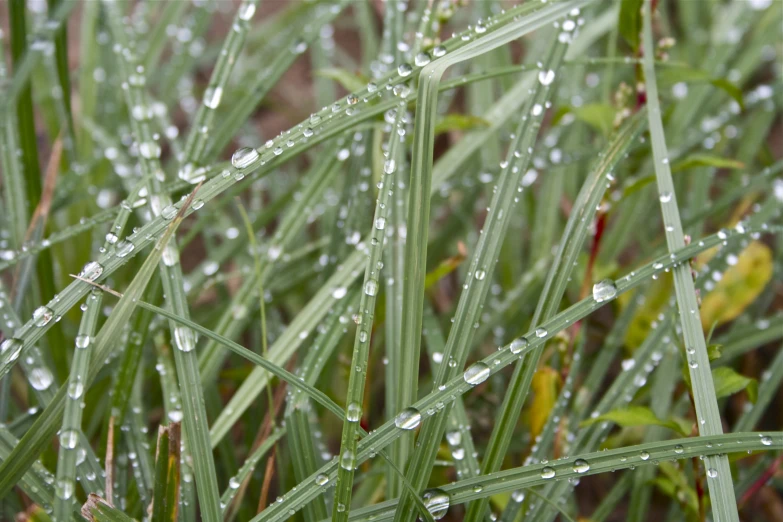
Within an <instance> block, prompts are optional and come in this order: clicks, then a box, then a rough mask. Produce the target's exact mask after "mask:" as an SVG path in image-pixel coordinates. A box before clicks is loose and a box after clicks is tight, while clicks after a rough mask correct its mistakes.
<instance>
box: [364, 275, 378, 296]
mask: <svg viewBox="0 0 783 522" xmlns="http://www.w3.org/2000/svg"><path fill="white" fill-rule="evenodd" d="M364 293H365V294H367V295H370V296H373V295H375V294H377V293H378V282H377V281H376V280H374V279H370V280H368V281H367V282H366V283H364Z"/></svg>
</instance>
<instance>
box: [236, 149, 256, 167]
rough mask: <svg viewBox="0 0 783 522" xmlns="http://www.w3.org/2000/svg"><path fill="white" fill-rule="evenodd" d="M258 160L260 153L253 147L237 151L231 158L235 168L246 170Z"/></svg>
mask: <svg viewBox="0 0 783 522" xmlns="http://www.w3.org/2000/svg"><path fill="white" fill-rule="evenodd" d="M256 159H258V151H257V150H256V149H254V148H251V147H242V148H240V149H237V150H236V152H234V154H233V155H232V156H231V164H232V165H233V166H234V168H237V169H244V168H247V167H248V166H250V164H251V163H253V162H254V161H255V160H256Z"/></svg>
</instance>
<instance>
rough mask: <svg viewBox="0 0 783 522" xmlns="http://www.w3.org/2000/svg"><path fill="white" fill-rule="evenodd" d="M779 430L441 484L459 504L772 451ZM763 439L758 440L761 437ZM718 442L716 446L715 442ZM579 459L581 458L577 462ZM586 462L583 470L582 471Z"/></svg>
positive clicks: (577, 458)
mask: <svg viewBox="0 0 783 522" xmlns="http://www.w3.org/2000/svg"><path fill="white" fill-rule="evenodd" d="M781 437H783V433H782V432H765V433H756V432H751V433H740V434H736V437H735V435H733V434H725V435H712V436H708V437H692V438H684V439H672V440H667V441H662V442H652V443H647V444H639V445H635V446H630V447H625V448H618V449H611V450H605V451H596V452H592V453H585V454H582V455H574V456H571V457H567V458H562V459H559V460H557V461H556V462H550V463H546V464H536V465H530V466H522V467H519V468H513V469H509V470H505V471H499V472H496V473H492V474H491V475H482V476H479V477H475V478H471V479H467V480H461V481H459V482H456V483H453V484H449V485H446V486H443V487H442V488H441V489H442V491H443V492H444V493H445V494H446V495H448V496H449V499H450V501H449V505H450V506H453V505H457V504H463V503H466V502H469V501H472V500H478V499H482V498H487V497H489V496H492V495H498V494H502V493H507V492H508V491H511V490H513V489H530V488H533V487H536V486H541V485H545V484H550V483H552V482H553V481H558V482H560V481H564V480H566V481H567V480H569V479H571V480H575V479H581V478H584V477H585V476H591V475H598V474H601V473H610V472H612V471H615V472H616V471H619V470H623V469H630V468H638V467H641V466H653V465H655V464H657V463H658V462H660V461H663V460H671V459H675V460H680V459H689V458H694V457H701V456H704V457H705V458H706V457H710V456H714V455H719V454H722V453H724V454H725V453H726V452H736V453H745V452H747V451H748V450H750V451H751V452H755V451H773V450H776V449H779V448H783V438H781ZM762 439H763V440H762ZM719 444H720V445H721V446H718V445H719ZM582 461H583V462H582ZM585 465H587V469H585ZM396 503H397V501H396V500H392V501H387V502H384V503H381V504H377V505H374V506H370V507H368V508H364V509H361V510H357V511H356V512H355V513H353V514H352V516H351V517H350V519H349V520H351V521H352V522H353V521H360V520H378V521H383V520H392V511H393V510H394V509H395V507H396V506H395V504H396Z"/></svg>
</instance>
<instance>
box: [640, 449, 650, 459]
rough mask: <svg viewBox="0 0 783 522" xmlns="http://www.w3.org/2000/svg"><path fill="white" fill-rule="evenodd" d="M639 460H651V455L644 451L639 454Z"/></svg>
mask: <svg viewBox="0 0 783 522" xmlns="http://www.w3.org/2000/svg"><path fill="white" fill-rule="evenodd" d="M639 458H640V459H642V460H647V459H649V458H650V454H649V453H647V452H646V451H642V452H641V453H639Z"/></svg>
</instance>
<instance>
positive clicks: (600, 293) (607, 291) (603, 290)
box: [593, 279, 617, 303]
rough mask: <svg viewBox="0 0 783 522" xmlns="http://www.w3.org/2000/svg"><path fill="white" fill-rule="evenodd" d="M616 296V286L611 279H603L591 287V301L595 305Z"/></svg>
mask: <svg viewBox="0 0 783 522" xmlns="http://www.w3.org/2000/svg"><path fill="white" fill-rule="evenodd" d="M616 295H617V286H615V284H614V281H612V280H611V279H604V280H603V281H599V282H598V283H596V284H594V285H593V299H595V302H596V303H603V302H604V301H608V300H609V299H614V297H615V296H616Z"/></svg>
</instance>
